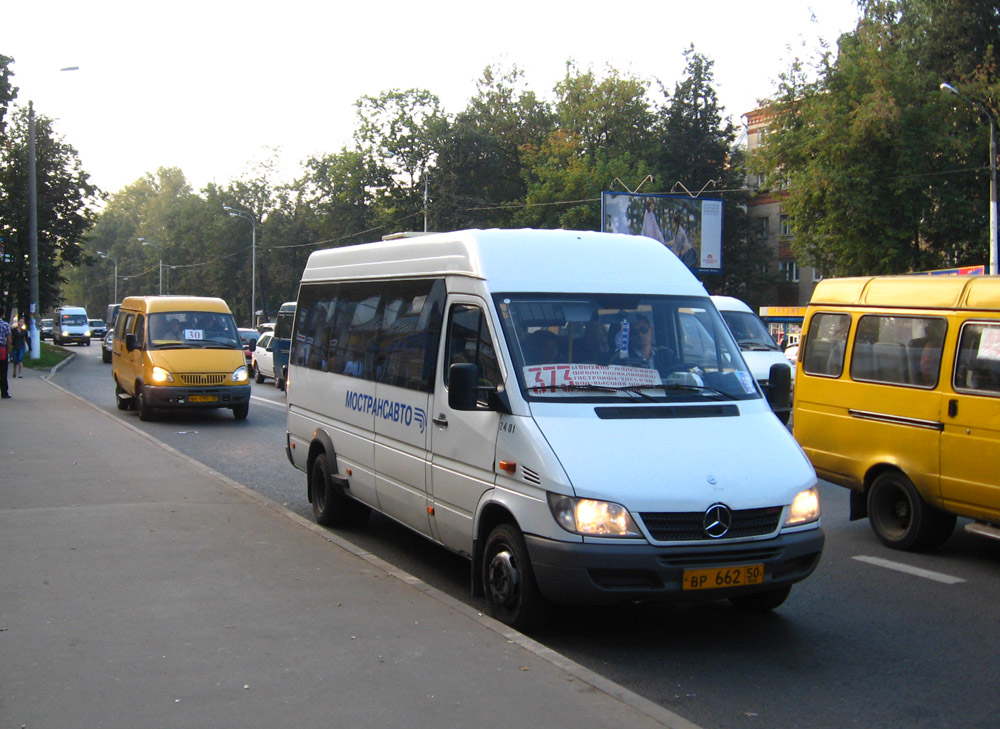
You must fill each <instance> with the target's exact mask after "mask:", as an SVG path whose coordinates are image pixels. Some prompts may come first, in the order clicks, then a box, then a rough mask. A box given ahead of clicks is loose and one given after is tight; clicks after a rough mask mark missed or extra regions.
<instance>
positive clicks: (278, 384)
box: [274, 375, 285, 392]
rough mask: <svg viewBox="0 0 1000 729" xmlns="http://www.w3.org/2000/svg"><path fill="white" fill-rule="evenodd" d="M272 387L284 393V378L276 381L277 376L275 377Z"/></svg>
mask: <svg viewBox="0 0 1000 729" xmlns="http://www.w3.org/2000/svg"><path fill="white" fill-rule="evenodd" d="M274 386H275V387H277V388H278V389H279V390H281V391H282V392H284V391H285V380H284V378H282V379H278V377H277V375H275V378H274Z"/></svg>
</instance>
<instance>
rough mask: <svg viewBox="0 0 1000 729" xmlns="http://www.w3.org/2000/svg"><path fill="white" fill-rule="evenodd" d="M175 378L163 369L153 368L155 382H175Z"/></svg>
mask: <svg viewBox="0 0 1000 729" xmlns="http://www.w3.org/2000/svg"><path fill="white" fill-rule="evenodd" d="M173 381H174V376H173V375H172V374H170V373H169V372H167V371H166V370H165V369H163V368H162V367H159V366H157V367H153V382H173Z"/></svg>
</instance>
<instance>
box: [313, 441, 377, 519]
mask: <svg viewBox="0 0 1000 729" xmlns="http://www.w3.org/2000/svg"><path fill="white" fill-rule="evenodd" d="M310 475H311V479H310V482H311V484H312V507H313V516H314V517H315V519H316V523H317V524H319V525H321V526H326V527H347V526H361V525H363V524H364V523H365V522H366V521H368V517H369V516H370V515H371V509H370V508H369V507H367V506H365V505H364V504H362V503H361V502H359V501H355V500H354V499H352V498H350V497H349V496H345V495H344V492H343V491H342V490H341V488H340V487H339V486H338V485H337V484H335V483H333V480H332V479H331V478H330V467H329V462H328V461H327V458H326V454H325V453H321V454H320V455H318V456H316V460H315V461H313V465H312V469H311V470H310Z"/></svg>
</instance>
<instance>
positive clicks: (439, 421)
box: [431, 415, 448, 428]
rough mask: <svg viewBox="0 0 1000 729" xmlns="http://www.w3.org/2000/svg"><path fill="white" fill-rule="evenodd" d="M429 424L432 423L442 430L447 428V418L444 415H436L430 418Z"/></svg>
mask: <svg viewBox="0 0 1000 729" xmlns="http://www.w3.org/2000/svg"><path fill="white" fill-rule="evenodd" d="M431 422H432V423H434V425H439V426H441V427H442V428H447V427H448V418H446V417H445V416H444V415H438V416H436V417H433V418H431Z"/></svg>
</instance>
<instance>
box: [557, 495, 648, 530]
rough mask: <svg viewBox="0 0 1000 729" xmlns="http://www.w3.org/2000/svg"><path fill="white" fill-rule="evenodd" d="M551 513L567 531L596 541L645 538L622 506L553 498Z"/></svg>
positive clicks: (569, 497) (587, 500)
mask: <svg viewBox="0 0 1000 729" xmlns="http://www.w3.org/2000/svg"><path fill="white" fill-rule="evenodd" d="M549 509H551V510H552V516H553V517H555V520H556V522H558V523H559V526H561V527H562V528H563V529H565V530H566V531H568V532H572V533H573V534H583V535H586V536H592V537H641V536H642V535H641V534H640V533H639V529H638V527H636V525H635V522H634V521H632V516H631V515H630V514H629V513H628V509H626V508H625V507H624V506H622V505H621V504H615V503H612V502H610V501H596V500H594V499H578V498H574V497H572V496H563V495H561V494H553V493H550V494H549Z"/></svg>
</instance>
